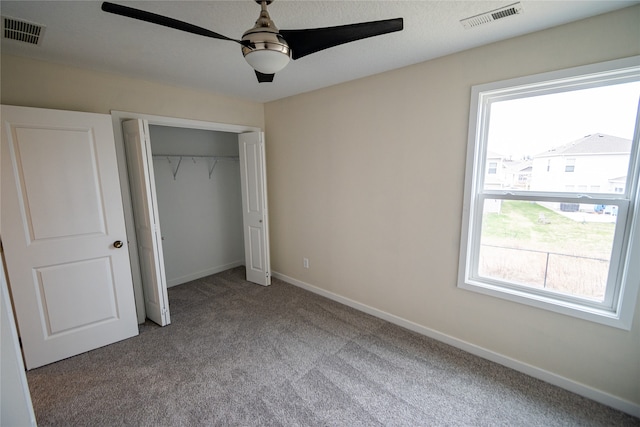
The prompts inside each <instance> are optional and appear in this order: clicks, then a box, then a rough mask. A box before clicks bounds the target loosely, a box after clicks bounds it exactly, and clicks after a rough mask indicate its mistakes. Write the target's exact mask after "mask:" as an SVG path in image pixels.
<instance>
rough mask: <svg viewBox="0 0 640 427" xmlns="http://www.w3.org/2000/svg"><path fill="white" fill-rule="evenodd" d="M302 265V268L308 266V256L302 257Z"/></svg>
mask: <svg viewBox="0 0 640 427" xmlns="http://www.w3.org/2000/svg"><path fill="white" fill-rule="evenodd" d="M302 266H303V267H304V268H309V258H302Z"/></svg>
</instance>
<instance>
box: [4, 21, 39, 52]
mask: <svg viewBox="0 0 640 427" xmlns="http://www.w3.org/2000/svg"><path fill="white" fill-rule="evenodd" d="M44 29H45V27H44V25H40V24H35V23H33V22H27V21H23V20H21V19H15V18H9V17H7V16H3V17H2V38H3V39H7V40H16V41H19V42H23V43H29V44H33V45H40V44H41V43H42V36H43V35H44Z"/></svg>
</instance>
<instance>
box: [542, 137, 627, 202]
mask: <svg viewBox="0 0 640 427" xmlns="http://www.w3.org/2000/svg"><path fill="white" fill-rule="evenodd" d="M630 153H631V140H628V139H625V138H618V137H616V136H611V135H605V134H602V133H596V134H593V135H588V136H585V137H584V138H581V139H578V140H576V141H573V142H570V143H568V144H565V145H562V146H560V147H557V148H554V149H551V150H549V151H547V152H545V153H542V154H538V155H536V156H534V157H533V169H532V173H531V190H532V191H560V192H564V191H567V192H578V193H614V192H617V193H621V192H623V191H624V183H625V179H626V173H627V169H628V167H629V155H630Z"/></svg>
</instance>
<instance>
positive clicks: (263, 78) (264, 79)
mask: <svg viewBox="0 0 640 427" xmlns="http://www.w3.org/2000/svg"><path fill="white" fill-rule="evenodd" d="M254 71H255V72H256V77H257V78H258V83H271V82H272V81H273V77H274V76H275V74H264V73H261V72H260V71H258V70H254Z"/></svg>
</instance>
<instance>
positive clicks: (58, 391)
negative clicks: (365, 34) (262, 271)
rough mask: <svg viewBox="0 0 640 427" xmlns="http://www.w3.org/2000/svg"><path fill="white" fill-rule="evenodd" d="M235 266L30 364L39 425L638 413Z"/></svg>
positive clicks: (606, 420)
mask: <svg viewBox="0 0 640 427" xmlns="http://www.w3.org/2000/svg"><path fill="white" fill-rule="evenodd" d="M243 277H244V269H243V268H236V269H233V270H229V271H226V272H223V273H220V274H217V275H214V276H210V277H206V278H203V279H200V280H196V281H193V282H190V283H187V284H184V285H180V286H176V287H173V288H170V289H169V300H170V308H171V317H172V324H171V325H170V326H168V327H165V328H160V327H157V326H155V325H153V324H151V323H145V324H144V325H141V333H140V335H139V336H137V337H135V338H131V339H129V340H125V341H122V342H119V343H116V344H113V345H110V346H107V347H104V348H100V349H97V350H94V351H91V352H88V353H85V354H81V355H79V356H76V357H72V358H70V359H66V360H63V361H60V362H57V363H54V364H52V365H48V366H45V367H42V368H38V369H35V370H33V371H30V372H28V374H27V378H28V382H29V386H30V389H31V396H32V399H33V404H34V409H35V413H36V419H37V421H38V424H39V425H40V426H50V425H56V426H117V425H127V426H214V425H220V426H258V425H259V426H263V425H265V426H442V425H448V426H458V425H465V426H466V425H473V426H476V425H480V426H496V425H502V426H574V425H575V426H604V425H611V426H613V425H616V426H624V425H629V426H630V425H636V426H637V425H640V420H638V419H637V418H633V417H631V416H629V415H626V414H624V413H622V412H619V411H616V410H613V409H611V408H608V407H606V406H603V405H600V404H598V403H595V402H593V401H590V400H588V399H585V398H582V397H580V396H577V395H575V394H572V393H569V392H567V391H564V390H562V389H559V388H557V387H554V386H551V385H549V384H546V383H544V382H542V381H539V380H536V379H533V378H531V377H528V376H526V375H523V374H520V373H518V372H516V371H513V370H511V369H508V368H505V367H502V366H500V365H497V364H495V363H492V362H488V361H486V360H483V359H481V358H478V357H475V356H472V355H470V354H468V353H465V352H463V351H460V350H457V349H455V348H452V347H450V346H447V345H444V344H441V343H439V342H437V341H434V340H432V339H429V338H425V337H423V336H421V335H418V334H415V333H413V332H411V331H407V330H405V329H403V328H400V327H398V326H395V325H392V324H390V323H387V322H385V321H383V320H380V319H377V318H374V317H372V316H369V315H366V314H363V313H360V312H358V311H356V310H354V309H351V308H349V307H346V306H343V305H341V304H338V303H336V302H333V301H331V300H328V299H325V298H323V297H320V296H317V295H315V294H312V293H309V292H307V291H304V290H302V289H299V288H296V287H294V286H291V285H289V284H286V283H284V282H282V281H279V280H274V281H273V284H272V285H271V286H270V287H266V288H264V287H261V286H258V285H254V284H250V283H247V282H245V281H244V280H243Z"/></svg>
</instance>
